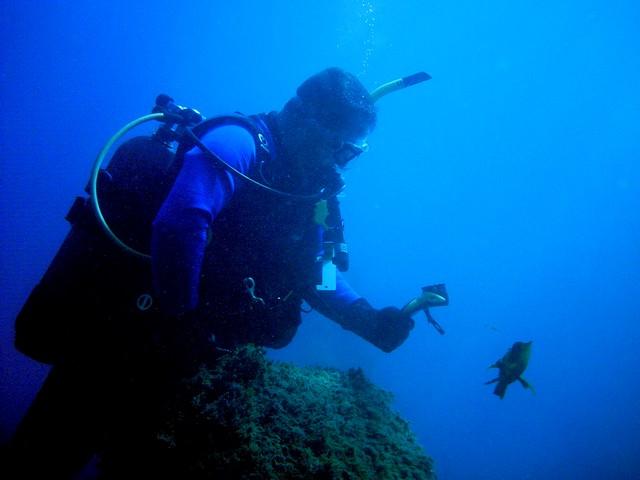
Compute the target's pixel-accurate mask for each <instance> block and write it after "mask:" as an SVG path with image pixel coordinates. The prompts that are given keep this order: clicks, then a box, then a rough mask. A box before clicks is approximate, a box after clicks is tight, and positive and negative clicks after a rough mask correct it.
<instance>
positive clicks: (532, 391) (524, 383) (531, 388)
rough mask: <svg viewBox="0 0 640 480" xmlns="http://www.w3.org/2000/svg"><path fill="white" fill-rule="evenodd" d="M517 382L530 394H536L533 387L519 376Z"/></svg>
mask: <svg viewBox="0 0 640 480" xmlns="http://www.w3.org/2000/svg"><path fill="white" fill-rule="evenodd" d="M518 381H519V382H520V383H521V384H522V386H523V387H524V388H528V389H529V390H531V393H533V394H534V395H535V394H536V389H535V388H533V385H531V384H530V383H529V382H527V381H526V380H525V379H524V378H523V377H521V376H520V377H518Z"/></svg>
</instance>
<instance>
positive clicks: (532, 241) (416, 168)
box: [0, 0, 640, 480]
mask: <svg viewBox="0 0 640 480" xmlns="http://www.w3.org/2000/svg"><path fill="white" fill-rule="evenodd" d="M131 3H133V5H130V4H129V2H124V1H113V0H111V1H104V0H94V1H93V2H91V3H90V4H89V3H88V2H87V3H85V2H59V1H47V2H40V1H26V0H22V1H17V0H10V1H5V2H2V4H1V6H0V36H1V44H2V55H1V60H0V62H1V66H2V67H1V71H0V75H1V76H0V88H1V96H0V98H1V99H2V100H1V105H2V115H0V121H1V125H2V127H1V131H0V134H1V136H2V137H1V143H0V145H1V146H2V148H1V154H0V155H1V157H0V158H1V164H0V165H1V167H2V174H1V175H0V208H1V209H2V210H1V211H0V218H1V219H2V225H3V227H2V232H1V234H0V239H1V242H2V243H1V244H0V255H1V257H0V260H1V263H0V267H1V272H2V275H1V276H0V282H1V284H0V287H1V288H2V290H1V291H2V302H1V304H0V305H1V309H0V310H1V315H2V317H1V319H0V328H1V331H0V342H1V343H0V354H1V361H2V370H1V377H0V382H1V389H0V395H1V397H0V400H1V403H2V408H0V420H1V424H2V431H1V433H2V439H6V438H7V436H8V435H9V434H10V432H11V430H12V429H13V428H14V427H15V424H16V423H17V421H18V419H19V418H20V416H21V415H22V414H23V412H24V411H25V409H26V407H27V405H28V404H29V402H30V400H31V398H32V397H33V395H34V394H35V392H36V391H37V389H38V387H39V384H40V382H41V381H42V379H43V378H44V376H45V375H46V371H47V369H46V367H44V366H41V365H39V364H37V363H35V362H32V361H31V360H29V359H27V358H25V357H23V356H21V355H19V354H17V353H16V352H15V351H14V350H13V347H12V343H11V342H12V339H11V335H12V325H13V319H14V316H15V314H16V312H17V311H18V310H19V308H20V306H21V304H22V302H23V301H24V299H25V298H26V295H27V294H28V292H29V290H30V289H31V288H32V286H33V285H34V283H35V282H36V281H37V280H38V278H39V277H40V275H41V274H42V273H43V271H44V269H45V268H46V266H47V265H48V262H49V260H50V259H51V257H52V255H53V254H54V253H55V251H56V250H57V248H58V246H59V245H60V243H61V241H62V239H63V237H64V235H65V233H66V231H67V229H68V226H67V224H66V223H65V221H64V220H63V216H64V214H65V213H66V211H67V209H68V207H69V205H70V203H71V201H72V199H73V198H74V196H75V195H77V194H79V193H81V190H82V188H83V186H84V184H85V182H86V180H87V176H88V174H89V171H90V167H91V164H92V161H93V159H94V157H95V155H96V153H97V151H98V149H99V148H100V147H101V146H102V144H103V143H104V142H105V140H106V139H107V138H109V136H110V135H111V134H112V133H113V132H115V131H116V129H118V128H119V127H120V126H122V125H123V124H124V123H126V122H127V121H129V120H131V119H133V118H137V117H138V116H140V115H142V114H145V113H147V112H148V111H149V109H150V107H151V105H152V103H153V100H154V98H155V95H156V94H158V93H160V92H166V93H169V94H171V95H172V96H173V97H174V98H176V99H177V100H178V101H179V102H181V103H184V104H187V105H192V106H196V107H197V108H199V109H200V110H201V111H202V112H204V113H205V114H206V115H208V116H213V115H215V114H217V113H223V112H229V111H234V110H239V111H243V112H246V113H254V112H259V111H268V110H273V109H278V108H280V107H281V106H282V105H283V103H284V102H285V101H286V100H287V99H288V98H289V97H290V96H291V95H292V94H293V92H294V91H295V88H296V86H297V85H298V84H299V83H300V82H301V81H302V80H304V79H305V78H306V77H308V76H309V75H311V74H313V73H315V72H316V71H319V70H321V69H323V68H325V67H327V66H332V65H336V66H341V67H343V68H345V69H347V70H350V71H352V72H353V73H356V74H357V75H359V76H360V78H361V79H362V81H363V82H364V83H365V84H366V85H367V86H368V87H369V88H374V87H376V86H377V85H379V84H381V83H383V82H385V81H388V80H391V79H394V78H396V77H398V76H402V75H408V74H411V73H414V72H416V71H420V70H425V71H428V72H429V73H431V74H432V75H433V80H431V81H429V82H428V83H425V84H422V85H419V86H416V87H414V88H411V89H408V90H406V91H402V92H398V93H397V94H394V95H392V96H389V97H387V98H384V99H383V100H381V101H380V120H379V126H378V129H377V130H376V131H375V132H374V134H373V135H372V136H371V137H370V139H369V140H370V145H371V150H370V152H369V153H367V154H366V156H363V157H362V158H361V159H359V160H358V161H357V163H356V164H355V165H354V166H353V167H352V168H351V169H350V170H349V172H348V173H347V180H348V189H347V194H346V197H345V198H344V200H343V202H342V203H343V214H344V216H345V220H346V234H347V238H348V241H349V245H350V251H351V263H352V267H351V270H350V272H349V273H348V279H349V281H350V282H351V283H352V285H353V286H354V287H355V288H356V289H357V290H358V291H359V292H360V293H361V294H363V295H364V296H366V297H367V298H368V299H369V300H370V301H371V303H373V304H374V305H376V306H378V307H382V306H386V305H397V306H401V305H402V304H404V302H406V301H407V300H409V299H410V298H411V297H413V296H415V295H417V294H418V293H419V291H420V287H421V286H423V285H426V284H430V283H439V282H446V284H447V286H448V289H449V293H450V295H451V305H450V306H449V307H447V308H443V309H440V310H438V311H435V310H434V314H435V315H436V316H437V318H438V319H439V321H440V323H441V324H442V325H443V326H444V327H445V329H446V330H447V333H446V335H444V336H440V335H438V334H437V333H436V332H435V330H433V329H432V328H431V327H430V326H429V325H427V323H426V322H425V321H423V319H422V318H420V317H418V316H417V317H416V320H417V323H416V327H415V329H414V331H413V332H412V335H411V337H410V338H409V340H408V341H407V342H406V343H405V344H404V345H403V346H402V347H401V348H400V349H398V350H397V351H395V352H393V353H392V354H384V353H382V352H380V351H377V350H376V349H375V348H374V347H372V346H370V345H368V344H366V343H365V342H364V341H362V340H361V339H359V338H358V337H355V336H353V335H351V334H349V333H348V332H346V331H343V330H342V329H341V328H340V327H338V326H336V325H335V324H332V323H331V322H330V321H328V320H326V319H323V318H321V317H319V316H317V315H315V314H310V315H307V316H306V317H305V321H304V324H303V326H302V328H301V329H300V332H299V334H298V336H297V337H296V339H295V340H294V342H293V343H292V344H291V345H290V346H289V347H287V348H286V349H284V350H282V351H278V352H273V353H272V356H273V357H274V358H279V359H286V360H293V361H296V362H299V363H301V364H322V365H333V366H336V367H340V368H349V367H354V366H362V367H363V368H364V369H365V371H366V373H367V374H368V375H369V376H370V377H371V378H372V379H373V380H374V381H375V382H376V383H377V384H379V385H380V386H382V387H383V388H385V389H387V390H390V391H392V392H394V394H395V403H394V407H395V408H396V409H397V410H398V411H399V412H400V413H401V414H402V415H403V416H404V417H405V418H406V419H407V420H408V421H409V422H410V424H411V426H412V428H413V430H414V431H415V432H416V435H417V437H418V439H419V441H420V442H421V444H422V445H423V446H424V447H425V449H426V451H427V452H428V453H429V454H430V455H432V456H433V457H434V458H435V461H436V468H437V471H438V473H439V476H440V478H442V479H445V480H448V479H471V478H473V479H529V478H531V479H533V478H554V479H555V478H558V479H573V478H581V479H592V478H593V479H603V478H615V479H632V478H640V446H639V445H640V442H638V440H639V439H640V408H639V406H640V402H638V396H639V394H640V387H639V384H638V365H639V361H640V355H639V354H638V342H639V340H640V306H639V303H638V299H639V298H640V215H639V212H640V162H639V159H640V89H639V88H638V87H639V85H640V7H639V6H638V3H637V2H633V1H624V0H621V1H618V2H610V1H608V2H605V1H604V0H601V1H580V2H579V1H577V0H567V1H553V2H552V1H536V2H534V1H522V2H513V1H506V0H496V1H493V2H478V1H470V0H466V1H464V0H463V1H458V2H431V1H418V0H406V1H405V0H403V1H391V0H371V1H364V0H325V1H324V2H310V1H302V0H300V1H285V0H274V1H271V2H258V1H248V0H245V1H242V0H240V1H235V2H219V1H216V2H214V1H200V2H196V1H192V2H177V1H155V2H150V1H140V2H131ZM516 340H523V341H526V340H533V355H532V359H531V363H530V365H529V368H528V370H527V373H526V377H527V379H528V380H529V381H530V382H531V383H532V384H533V385H534V386H535V387H536V390H537V395H535V396H534V395H532V394H531V393H530V392H529V391H527V390H524V389H522V388H521V386H520V385H518V384H514V385H512V386H511V387H510V388H509V389H508V391H507V395H506V398H505V399H504V400H500V399H498V398H497V397H496V396H494V395H492V393H491V390H492V387H490V386H485V385H483V383H484V382H485V381H486V380H489V379H491V378H493V376H494V371H489V370H487V367H488V366H489V365H490V364H491V363H493V362H494V361H495V360H496V359H498V358H499V357H500V356H501V355H502V354H503V353H504V352H505V351H506V349H507V348H508V347H509V346H510V345H511V344H512V343H513V342H514V341H516Z"/></svg>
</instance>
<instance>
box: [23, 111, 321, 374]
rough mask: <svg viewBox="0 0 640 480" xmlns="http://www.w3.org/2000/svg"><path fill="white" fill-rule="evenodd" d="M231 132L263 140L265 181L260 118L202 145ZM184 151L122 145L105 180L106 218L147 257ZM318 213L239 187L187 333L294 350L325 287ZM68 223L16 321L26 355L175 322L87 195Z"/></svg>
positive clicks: (239, 120)
mask: <svg viewBox="0 0 640 480" xmlns="http://www.w3.org/2000/svg"><path fill="white" fill-rule="evenodd" d="M228 124H234V125H239V126H241V127H243V128H246V129H247V130H249V131H250V132H251V133H252V135H253V136H254V138H255V139H256V154H257V155H258V158H257V159H256V161H255V162H254V163H253V166H252V168H251V171H250V172H248V174H249V176H256V175H258V174H259V173H260V170H259V169H261V168H263V167H264V165H265V163H268V162H270V161H272V158H271V156H270V154H269V152H268V151H267V149H266V148H264V147H265V144H264V135H263V133H262V132H261V131H260V127H259V126H258V122H255V121H254V120H252V119H251V118H249V117H245V116H239V115H234V116H225V117H215V118H212V119H209V120H207V121H205V122H202V123H201V124H200V125H198V126H196V127H195V128H194V133H195V134H196V135H197V136H198V137H202V136H203V135H204V134H205V133H206V132H207V131H209V130H210V129H213V128H216V127H219V126H222V125H228ZM186 149H187V147H186V146H181V148H179V149H178V152H177V154H174V153H173V151H172V150H171V149H170V148H169V146H168V145H167V143H166V142H165V141H163V139H162V138H160V137H158V136H150V137H136V138H133V139H131V140H129V141H127V142H125V143H124V144H123V145H122V146H120V147H119V148H118V150H117V151H116V153H115V154H114V156H113V158H112V159H111V161H110V162H109V165H108V167H107V168H105V169H104V171H103V172H101V173H100V178H99V190H98V192H99V196H100V199H101V204H102V205H103V210H104V211H103V213H104V215H105V218H107V219H108V221H109V224H110V226H111V228H112V229H113V230H114V232H116V234H117V235H118V236H119V237H120V238H122V239H123V240H125V241H126V242H128V243H129V244H131V245H132V246H134V247H136V248H137V249H140V250H142V251H149V245H150V238H151V228H150V227H151V222H152V220H153V219H154V218H155V216H156V214H157V212H158V210H159V208H160V206H161V205H162V202H163V201H164V199H165V197H166V195H167V194H168V192H169V190H170V188H171V186H172V185H173V182H174V180H175V176H176V175H177V173H178V172H179V168H180V165H181V161H182V158H183V155H184V152H185V151H186ZM313 209H314V202H301V201H296V200H295V199H282V198H278V197H276V196H274V195H273V194H272V193H270V192H269V191H267V190H265V189H261V188H259V187H257V186H255V185H252V184H250V183H248V182H238V183H237V189H236V192H235V194H234V195H233V197H232V198H231V200H230V202H229V204H228V205H227V206H226V207H225V208H224V209H223V210H222V212H221V213H220V214H219V215H218V217H217V218H216V219H215V221H214V223H213V225H212V229H211V241H210V245H209V247H208V249H207V253H206V255H205V260H204V263H203V267H202V278H201V285H200V302H199V305H198V307H197V308H196V310H195V311H193V312H190V313H188V314H186V315H185V316H184V317H185V318H181V319H180V325H179V327H178V328H193V329H196V330H198V332H197V334H198V335H200V336H201V337H206V338H208V339H211V340H215V343H216V345H218V346H220V347H223V348H229V347H233V346H235V345H237V344H239V343H248V342H251V343H256V344H259V345H264V346H268V347H273V348H279V347H283V346H285V345H286V344H288V343H289V342H290V340H291V339H292V338H293V335H294V334H295V332H296V330H297V327H298V325H299V323H300V304H301V301H302V296H303V292H304V290H305V289H306V288H312V287H313V283H314V282H315V280H316V278H315V270H316V264H315V261H316V255H317V253H318V249H319V245H320V240H321V239H320V237H319V231H318V227H317V225H316V224H315V223H314V222H313V221H312V219H313ZM67 219H68V220H69V221H70V223H71V225H72V228H71V230H70V232H69V234H68V235H67V237H66V239H65V241H64V242H63V244H62V246H61V247H60V249H59V251H58V253H57V254H56V256H55V258H54V260H53V261H52V263H51V264H50V266H49V268H48V269H47V271H46V272H45V274H44V276H43V278H42V279H41V281H40V282H39V283H38V285H36V287H35V288H34V289H33V291H32V292H31V294H30V296H29V298H28V299H27V301H26V303H25V305H24V306H23V308H22V310H21V312H20V313H19V315H18V317H17V319H16V338H15V344H16V347H17V349H18V350H19V351H21V352H23V353H25V354H26V355H28V356H30V357H32V358H34V359H36V360H38V361H41V362H44V363H56V362H59V361H60V360H61V359H63V358H64V357H65V355H67V354H68V353H69V352H77V351H78V350H80V351H82V350H86V349H94V348H95V345H96V344H102V345H105V344H107V343H109V342H110V341H120V339H122V338H123V337H127V335H130V334H131V333H132V331H134V330H135V331H136V332H137V333H139V334H140V335H143V336H144V335H146V334H149V333H150V331H151V330H152V329H153V328H156V327H157V325H158V324H159V323H162V322H164V321H165V320H166V316H165V315H164V314H163V313H162V312H161V311H160V310H159V309H158V308H157V305H156V303H154V301H153V294H152V289H151V267H150V263H149V262H148V261H145V260H144V259H141V258H134V257H132V256H131V255H128V254H127V253H125V252H123V251H122V250H121V249H119V248H118V247H117V246H116V245H115V244H113V243H112V242H111V241H110V239H108V238H106V236H105V235H104V234H103V233H102V232H101V231H100V229H99V228H98V225H97V223H96V220H95V217H94V215H93V212H92V211H91V207H90V204H89V199H88V198H86V197H78V198H77V199H76V201H75V202H74V205H73V206H72V208H71V210H70V211H69V213H68V215H67ZM132 338H134V339H135V338H137V336H136V335H133V336H132ZM132 341H135V340H132ZM107 348H108V347H107Z"/></svg>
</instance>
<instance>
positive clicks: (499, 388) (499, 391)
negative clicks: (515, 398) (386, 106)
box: [493, 382, 508, 399]
mask: <svg viewBox="0 0 640 480" xmlns="http://www.w3.org/2000/svg"><path fill="white" fill-rule="evenodd" d="M507 385H508V383H506V382H498V384H497V385H496V388H495V389H494V390H493V393H494V394H495V395H497V396H499V397H500V398H501V399H502V398H504V394H505V393H506V391H507Z"/></svg>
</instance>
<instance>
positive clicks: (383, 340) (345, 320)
mask: <svg viewBox="0 0 640 480" xmlns="http://www.w3.org/2000/svg"><path fill="white" fill-rule="evenodd" d="M314 288H315V287H314ZM305 300H306V301H307V303H308V304H309V305H311V306H312V307H313V308H315V309H316V310H318V311H319V312H320V313H321V314H323V315H324V316H325V317H327V318H330V319H331V320H333V321H335V322H337V323H339V324H340V325H341V326H342V327H343V328H345V329H347V330H350V331H352V332H354V333H355V334H357V335H359V336H361V337H362V338H364V339H365V340H367V341H368V342H370V343H372V344H373V345H375V346H376V347H378V348H380V349H381V350H382V351H384V352H391V351H392V350H394V349H396V348H397V347H398V346H400V345H401V344H402V343H403V342H404V341H405V340H406V339H407V337H408V336H409V332H410V331H411V329H412V328H413V326H414V322H413V319H412V318H411V317H410V316H408V315H405V314H404V313H403V312H402V311H401V310H400V309H398V308H396V307H386V308H383V309H381V310H378V309H375V308H373V307H372V306H371V305H370V304H369V302H367V301H366V300H365V299H364V298H362V297H360V296H359V295H358V294H357V293H356V292H355V291H354V290H353V289H352V288H351V287H350V286H349V284H348V283H347V282H346V281H345V280H344V278H343V277H342V276H341V275H338V277H337V281H336V290H335V291H334V292H316V291H311V290H309V291H308V295H306V296H305Z"/></svg>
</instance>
